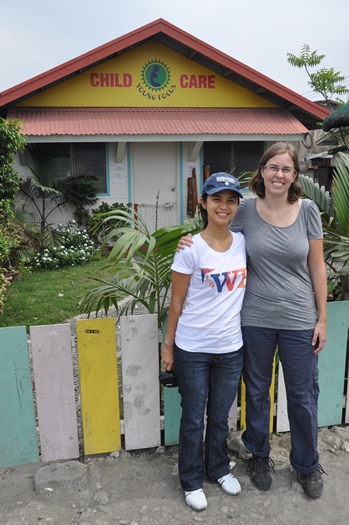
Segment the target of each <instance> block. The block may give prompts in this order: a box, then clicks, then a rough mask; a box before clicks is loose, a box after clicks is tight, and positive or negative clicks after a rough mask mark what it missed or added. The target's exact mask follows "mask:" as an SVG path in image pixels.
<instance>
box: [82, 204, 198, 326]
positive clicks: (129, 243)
mask: <svg viewBox="0 0 349 525" xmlns="http://www.w3.org/2000/svg"><path fill="white" fill-rule="evenodd" d="M157 215H158V198H157V203H156V226H157ZM109 221H110V222H112V221H118V222H119V223H120V222H121V223H122V224H123V226H120V227H117V228H111V229H109V231H108V229H107V234H106V235H105V237H104V240H103V244H102V247H101V250H103V247H104V245H105V244H106V243H108V242H109V241H110V240H112V241H113V240H115V244H114V246H113V248H112V250H111V252H110V254H109V257H108V260H109V263H110V264H111V265H113V266H114V267H115V275H114V277H113V278H112V279H111V280H110V281H104V280H100V279H94V280H96V281H98V282H100V283H102V285H101V286H99V287H97V288H94V289H93V290H91V291H90V292H89V293H87V294H86V295H85V296H84V298H83V299H82V300H81V302H80V309H81V312H85V313H89V314H90V313H91V312H92V311H93V310H96V313H97V312H98V311H99V310H100V309H102V308H103V309H104V311H105V312H106V313H107V312H108V310H109V308H110V307H111V306H112V305H114V306H115V308H116V310H117V313H118V317H120V316H121V315H127V314H133V312H134V309H135V307H136V306H137V304H141V305H142V306H143V307H144V308H145V309H146V310H147V311H148V312H149V313H151V314H154V313H156V314H157V316H158V326H159V328H161V326H162V323H163V321H164V319H165V317H166V313H167V311H168V294H169V290H170V286H171V264H172V261H173V256H174V253H175V251H176V247H177V243H178V241H179V239H180V238H181V237H182V235H185V234H187V233H189V232H191V233H193V234H194V233H197V232H198V231H201V229H202V223H201V220H200V217H199V215H198V214H196V215H195V217H194V218H193V219H190V220H189V221H187V222H185V223H184V224H182V225H180V226H169V227H165V228H160V229H158V230H156V231H155V232H154V233H152V234H150V233H149V230H148V228H147V225H146V224H145V222H144V220H143V219H142V217H141V215H140V214H139V213H137V212H132V210H129V211H124V210H113V211H110V212H107V213H105V214H101V216H100V222H99V224H98V226H97V227H96V228H95V230H98V229H103V228H105V227H106V226H107V224H108V222H109ZM114 224H115V222H114ZM122 299H126V300H125V301H122V303H121V304H120V301H121V300H122Z"/></svg>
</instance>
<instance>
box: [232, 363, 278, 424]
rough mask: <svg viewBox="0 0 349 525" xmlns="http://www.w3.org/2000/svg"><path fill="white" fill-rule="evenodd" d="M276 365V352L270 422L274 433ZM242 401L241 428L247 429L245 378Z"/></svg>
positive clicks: (271, 389) (271, 387)
mask: <svg viewBox="0 0 349 525" xmlns="http://www.w3.org/2000/svg"><path fill="white" fill-rule="evenodd" d="M275 366H276V354H275V356H274V362H273V371H272V381H271V385H270V390H269V395H270V423H269V432H270V434H272V433H273V428H274V394H275ZM240 399H241V401H240V429H241V430H245V429H246V386H245V383H244V381H243V380H241V398H240Z"/></svg>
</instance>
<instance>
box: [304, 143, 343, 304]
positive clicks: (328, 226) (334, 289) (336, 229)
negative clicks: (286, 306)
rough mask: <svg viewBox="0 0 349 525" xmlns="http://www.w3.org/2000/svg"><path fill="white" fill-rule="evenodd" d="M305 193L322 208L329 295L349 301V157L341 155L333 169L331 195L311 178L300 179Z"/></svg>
mask: <svg viewBox="0 0 349 525" xmlns="http://www.w3.org/2000/svg"><path fill="white" fill-rule="evenodd" d="M299 182H300V184H301V187H302V190H303V193H304V194H305V195H306V196H307V197H309V198H310V199H312V200H313V201H314V202H315V203H316V204H317V205H318V207H319V210H320V213H321V218H322V224H323V229H324V241H325V250H324V256H325V262H326V264H327V265H328V267H329V269H330V273H329V275H328V282H329V290H328V291H329V295H330V296H332V297H333V299H337V300H348V299H349V156H348V155H347V154H345V153H341V152H340V153H338V158H337V160H336V165H335V168H334V176H333V186H332V193H331V195H330V193H329V192H326V191H325V189H324V187H323V186H322V187H320V186H319V184H317V183H314V181H313V180H312V179H310V178H309V177H304V176H301V175H300V177H299Z"/></svg>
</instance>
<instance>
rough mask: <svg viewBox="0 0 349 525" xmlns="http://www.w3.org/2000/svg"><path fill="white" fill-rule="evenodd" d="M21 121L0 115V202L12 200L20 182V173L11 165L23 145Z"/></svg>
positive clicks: (24, 140)
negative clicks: (7, 119)
mask: <svg viewBox="0 0 349 525" xmlns="http://www.w3.org/2000/svg"><path fill="white" fill-rule="evenodd" d="M22 128H23V123H22V122H21V121H19V120H9V121H6V120H5V119H3V118H2V117H0V202H1V201H3V200H10V201H13V199H14V196H15V194H16V193H17V191H18V188H19V184H20V180H21V178H20V175H19V173H18V172H17V171H16V170H15V169H14V168H13V167H12V164H13V162H14V160H15V159H14V157H13V155H14V154H15V153H16V152H17V151H21V150H23V149H24V147H25V143H26V137H25V135H22V134H21V133H20V131H21V129H22Z"/></svg>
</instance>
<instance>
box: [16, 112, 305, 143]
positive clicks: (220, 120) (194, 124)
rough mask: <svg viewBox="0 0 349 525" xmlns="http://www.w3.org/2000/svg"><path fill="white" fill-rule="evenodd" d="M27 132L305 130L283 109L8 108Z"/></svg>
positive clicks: (242, 132)
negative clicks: (21, 122)
mask: <svg viewBox="0 0 349 525" xmlns="http://www.w3.org/2000/svg"><path fill="white" fill-rule="evenodd" d="M11 119H19V120H22V121H23V122H24V124H25V129H24V133H25V134H26V135H29V136H52V135H59V136H62V135H77V136H86V135H94V136H95V135H112V136H117V135H128V136H135V135H173V136H176V135H295V134H303V133H307V132H308V130H307V128H306V127H305V126H303V124H302V123H301V122H299V121H298V120H297V119H296V118H295V117H294V116H293V115H292V114H291V113H290V112H289V111H287V110H286V109H282V108H276V109H265V108H263V109H249V108H247V109H241V108H238V109H230V108H227V109H221V108H219V109H217V108H212V109H211V108H209V109H207V108H165V109H159V108H154V109H152V108H18V107H17V108H16V107H13V108H10V109H9V112H8V115H7V120H11Z"/></svg>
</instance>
